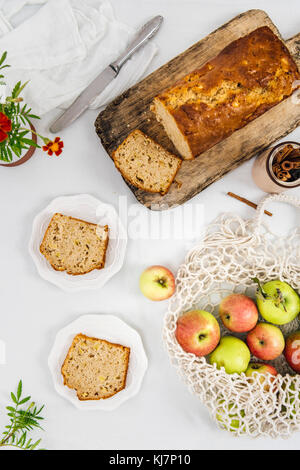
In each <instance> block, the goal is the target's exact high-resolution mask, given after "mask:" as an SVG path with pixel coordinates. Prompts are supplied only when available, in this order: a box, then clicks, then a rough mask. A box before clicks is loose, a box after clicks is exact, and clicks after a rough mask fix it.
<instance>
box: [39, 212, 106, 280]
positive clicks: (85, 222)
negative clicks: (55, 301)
mask: <svg viewBox="0 0 300 470" xmlns="http://www.w3.org/2000/svg"><path fill="white" fill-rule="evenodd" d="M58 215H59V216H62V217H68V218H69V219H72V220H76V221H77V222H83V223H84V224H88V225H91V226H93V227H98V225H97V224H94V223H92V222H87V221H86V220H82V219H78V218H76V217H72V216H70V215H68V216H64V215H63V214H61V213H60V212H55V214H53V216H52V217H51V220H50V222H49V224H48V227H47V229H46V231H45V233H44V236H43V240H42V243H41V244H40V252H41V254H42V255H43V256H45V258H46V259H47V261H48V263H49V264H50V265H51V267H52V268H53V269H54V270H55V271H59V272H64V271H65V272H66V273H67V274H69V275H70V276H82V275H83V274H87V273H90V272H92V271H94V270H95V269H98V270H100V269H103V268H104V266H105V261H106V253H107V247H108V242H109V235H108V233H109V227H108V225H104V226H102V228H103V230H104V231H105V232H106V233H107V237H106V239H105V245H104V250H105V251H104V257H103V261H102V262H101V263H100V264H99V265H98V266H95V267H94V268H92V269H89V270H87V271H84V272H80V273H74V272H70V271H68V270H67V269H64V268H63V267H62V268H61V269H59V268H57V267H56V266H54V265H53V264H52V263H51V261H50V259H49V257H48V256H47V253H46V252H45V244H46V243H45V242H46V239H47V236H48V232H49V230H50V228H51V222H52V220H53V219H54V217H56V216H58Z"/></svg>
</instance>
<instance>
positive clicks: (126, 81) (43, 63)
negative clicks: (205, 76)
mask: <svg viewBox="0 0 300 470" xmlns="http://www.w3.org/2000/svg"><path fill="white" fill-rule="evenodd" d="M42 3H44V5H43V6H41V7H40V8H39V10H38V11H37V12H36V13H35V14H34V15H33V16H31V17H30V18H28V19H27V20H25V21H24V22H23V23H21V24H19V25H18V26H17V27H15V28H14V27H13V26H12V24H11V18H12V16H13V15H15V14H16V13H17V12H18V11H19V10H20V8H22V7H23V6H25V5H32V4H42ZM0 8H1V10H0V52H1V51H7V52H8V56H7V63H9V64H10V65H11V67H10V68H7V69H5V70H4V71H5V78H6V82H7V83H8V85H9V86H10V87H12V86H13V85H14V84H15V83H16V82H18V81H19V80H21V81H22V82H25V81H27V80H29V81H30V83H29V84H28V85H27V87H26V88H25V90H24V92H23V95H24V97H25V99H26V101H27V102H28V104H30V107H31V108H32V110H33V112H34V113H35V114H38V115H43V114H44V113H47V112H48V111H50V110H52V109H53V108H56V107H66V106H68V105H69V104H70V103H71V102H72V101H73V100H74V99H75V98H76V97H77V96H78V95H79V93H80V92H81V91H82V90H84V89H85V88H86V87H87V85H88V84H89V83H90V82H91V81H92V80H93V79H94V78H95V77H96V76H97V75H98V74H99V73H100V72H101V71H102V70H103V69H104V68H105V67H106V66H108V65H109V64H110V63H111V62H113V61H114V60H115V59H117V57H118V56H119V55H120V54H121V53H122V52H123V51H124V49H125V47H126V45H127V43H128V42H129V40H130V39H131V38H132V37H133V35H134V33H135V31H134V30H133V29H132V28H129V27H128V26H126V25H124V24H123V23H120V22H119V21H117V20H116V18H115V16H114V13H113V10H112V7H111V4H110V3H109V1H108V0H10V1H9V2H7V1H6V0H5V2H4V1H2V5H1V2H0ZM156 51H157V47H156V45H155V44H154V43H153V42H152V41H149V42H148V43H147V44H146V46H145V47H143V48H142V49H141V50H140V51H139V52H137V53H136V54H134V56H133V57H132V58H131V59H130V60H129V61H128V62H127V63H126V64H125V65H124V67H123V68H122V70H121V72H120V75H119V76H118V77H117V78H116V79H115V80H113V82H112V83H111V84H110V85H108V87H107V88H106V89H105V90H104V91H103V92H102V93H101V94H100V95H99V96H98V97H97V98H96V99H95V101H94V102H93V103H92V105H91V108H97V107H99V106H103V105H106V104H107V103H108V102H109V101H111V100H112V99H113V98H115V97H116V96H117V95H119V94H120V93H122V92H123V91H124V90H126V89H127V88H128V87H130V86H131V85H132V84H134V83H136V82H137V81H138V80H139V79H140V78H141V77H142V76H143V74H144V72H145V70H146V69H147V67H148V65H149V64H150V62H151V60H152V59H153V57H154V55H155V53H156Z"/></svg>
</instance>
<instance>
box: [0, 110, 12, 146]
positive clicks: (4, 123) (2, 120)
mask: <svg viewBox="0 0 300 470" xmlns="http://www.w3.org/2000/svg"><path fill="white" fill-rule="evenodd" d="M10 131H11V120H10V119H8V117H7V116H6V114H4V113H1V112H0V142H3V141H4V140H6V139H7V137H8V132H10Z"/></svg>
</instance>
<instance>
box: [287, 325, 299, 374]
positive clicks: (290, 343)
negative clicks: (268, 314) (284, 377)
mask: <svg viewBox="0 0 300 470" xmlns="http://www.w3.org/2000/svg"><path fill="white" fill-rule="evenodd" d="M284 355H285V358H286V360H287V362H288V363H289V365H290V366H291V368H292V369H294V371H295V372H298V374H300V331H295V332H294V333H292V334H291V335H290V336H289V337H288V338H287V340H286V345H285V350H284Z"/></svg>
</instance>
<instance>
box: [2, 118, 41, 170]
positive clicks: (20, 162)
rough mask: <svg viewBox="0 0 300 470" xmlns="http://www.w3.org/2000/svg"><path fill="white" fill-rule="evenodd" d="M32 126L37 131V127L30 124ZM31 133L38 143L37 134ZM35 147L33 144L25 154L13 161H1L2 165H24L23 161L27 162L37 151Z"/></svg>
mask: <svg viewBox="0 0 300 470" xmlns="http://www.w3.org/2000/svg"><path fill="white" fill-rule="evenodd" d="M30 127H31V130H32V131H35V128H34V126H33V125H32V124H30ZM31 135H32V140H33V141H34V142H35V143H36V142H37V136H36V134H34V133H32V134H31ZM35 149H36V147H33V146H31V147H29V149H28V150H27V152H26V153H25V155H23V157H20V158H19V159H18V160H16V161H14V162H11V163H0V166H7V167H12V166H19V165H23V163H25V162H27V161H28V160H29V159H30V158H31V157H32V155H33V154H34V152H35Z"/></svg>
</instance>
